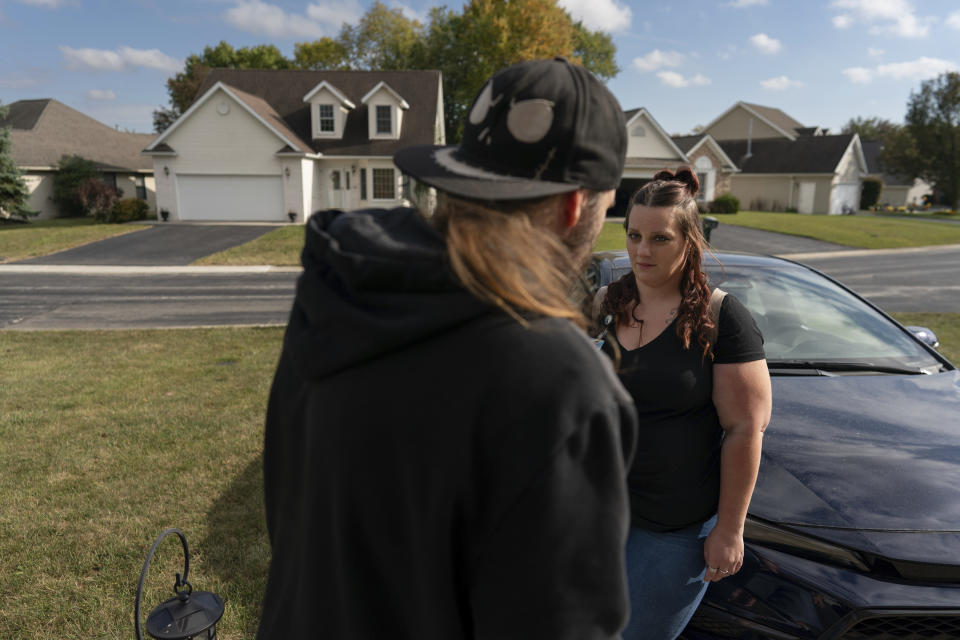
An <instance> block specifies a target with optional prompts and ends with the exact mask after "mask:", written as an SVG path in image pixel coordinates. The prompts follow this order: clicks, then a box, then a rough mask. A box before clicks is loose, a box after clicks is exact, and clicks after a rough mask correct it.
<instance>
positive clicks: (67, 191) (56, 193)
mask: <svg viewBox="0 0 960 640" xmlns="http://www.w3.org/2000/svg"><path fill="white" fill-rule="evenodd" d="M99 177H100V172H99V171H98V170H97V165H96V164H94V162H93V161H92V160H87V159H86V158H81V157H80V156H64V157H63V158H61V159H60V164H59V167H58V170H57V173H56V175H55V176H54V177H53V202H54V204H56V205H57V209H58V210H59V212H60V215H61V216H66V217H70V218H79V217H82V216H85V215H87V212H88V209H87V206H86V205H85V204H84V203H83V202H82V201H81V199H80V194H79V193H78V189H79V187H80V186H81V185H82V184H84V183H85V182H87V181H88V180H90V179H97V180H99Z"/></svg>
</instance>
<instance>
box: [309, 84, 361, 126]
mask: <svg viewBox="0 0 960 640" xmlns="http://www.w3.org/2000/svg"><path fill="white" fill-rule="evenodd" d="M303 101H304V102H307V103H309V104H310V128H311V131H312V132H313V138H314V140H316V139H318V138H342V137H343V128H344V125H345V123H346V120H347V112H349V111H350V110H351V109H353V108H354V106H355V105H354V104H353V103H352V102H350V100H348V99H347V97H346V96H345V95H343V93H342V92H341V91H340V90H339V89H337V88H336V87H334V86H333V85H332V84H330V83H329V82H327V81H326V80H324V81H323V82H321V83H320V84H318V85H317V86H316V87H314V88H313V89H312V90H311V91H310V93H308V94H307V95H305V96H304V97H303Z"/></svg>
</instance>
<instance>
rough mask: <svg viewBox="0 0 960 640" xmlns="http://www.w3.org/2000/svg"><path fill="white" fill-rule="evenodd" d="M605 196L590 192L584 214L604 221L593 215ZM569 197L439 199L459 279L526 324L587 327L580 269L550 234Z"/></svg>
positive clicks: (438, 215)
mask: <svg viewBox="0 0 960 640" xmlns="http://www.w3.org/2000/svg"><path fill="white" fill-rule="evenodd" d="M601 195H602V192H594V191H585V198H584V201H583V213H582V215H584V216H586V215H603V212H602V211H601V212H596V211H593V210H594V209H595V208H596V207H597V204H598V203H599V202H600V196H601ZM562 197H564V196H562V195H561V196H549V197H546V198H540V199H536V200H510V201H489V202H479V201H475V200H467V199H463V198H456V197H454V196H451V195H449V194H444V193H442V192H441V193H440V194H439V198H438V202H437V208H436V211H435V212H434V214H433V217H432V219H433V223H434V225H435V227H436V228H437V229H438V230H439V231H440V233H442V234H443V235H444V237H445V238H446V242H447V252H448V254H449V256H450V267H451V269H452V270H453V272H454V274H455V276H456V277H457V279H458V280H459V281H460V283H461V284H463V286H464V287H465V288H466V289H467V290H468V291H470V292H471V293H472V294H473V295H475V296H476V297H478V298H480V299H481V300H486V301H488V302H490V303H492V304H495V305H496V306H498V307H500V308H501V309H503V310H504V311H506V312H507V313H509V314H510V315H511V316H513V317H514V318H515V319H516V320H517V321H519V322H520V323H521V324H525V323H526V322H525V320H524V317H523V316H524V314H534V315H539V316H547V317H553V318H567V319H569V320H571V321H573V322H574V323H576V324H577V325H578V326H580V327H581V328H584V327H586V325H587V318H586V317H585V315H584V311H583V301H584V298H585V296H586V291H587V289H586V288H585V286H581V283H582V282H584V278H583V274H582V273H581V271H582V270H581V269H580V265H575V264H573V259H572V255H571V252H570V248H569V247H568V246H567V245H566V244H565V243H564V241H563V238H561V237H559V236H557V235H556V234H554V233H552V232H549V231H547V226H548V224H549V223H550V217H551V216H552V214H553V213H554V212H555V211H556V207H557V206H558V202H559V199H560V198H562Z"/></svg>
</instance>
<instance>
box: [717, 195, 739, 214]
mask: <svg viewBox="0 0 960 640" xmlns="http://www.w3.org/2000/svg"><path fill="white" fill-rule="evenodd" d="M737 211H740V199H739V198H737V197H736V196H734V195H733V194H730V193H724V194H722V195H719V196H717V197H716V198H714V200H713V202H711V203H710V213H736V212H737Z"/></svg>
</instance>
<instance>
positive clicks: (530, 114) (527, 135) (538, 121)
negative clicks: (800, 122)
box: [507, 98, 553, 143]
mask: <svg viewBox="0 0 960 640" xmlns="http://www.w3.org/2000/svg"><path fill="white" fill-rule="evenodd" d="M552 126H553V103H552V102H550V101H549V100H541V99H540V98H536V99H534V100H522V101H521V102H514V103H511V104H510V112H509V113H508V114H507V129H508V130H509V131H510V133H511V134H513V137H514V138H516V139H517V140H519V141H520V142H526V143H532V142H540V141H541V140H543V138H544V136H546V135H547V132H548V131H550V127H552Z"/></svg>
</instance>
